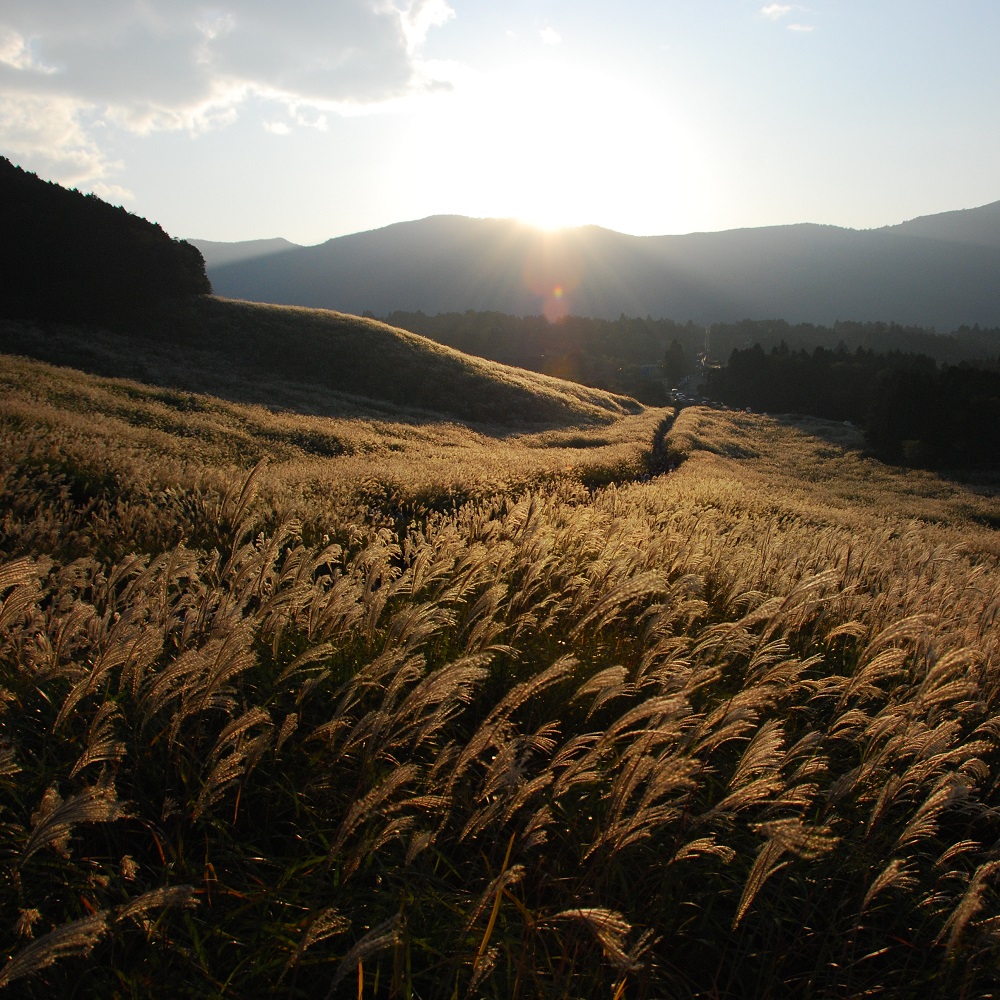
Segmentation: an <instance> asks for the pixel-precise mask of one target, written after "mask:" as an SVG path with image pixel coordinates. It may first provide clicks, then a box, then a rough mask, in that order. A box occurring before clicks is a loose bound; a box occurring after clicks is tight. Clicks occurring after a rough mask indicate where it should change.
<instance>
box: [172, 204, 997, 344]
mask: <svg viewBox="0 0 1000 1000" xmlns="http://www.w3.org/2000/svg"><path fill="white" fill-rule="evenodd" d="M189 242H191V243H193V244H194V245H195V246H197V247H198V248H199V249H200V250H201V252H202V254H203V255H204V257H205V261H206V264H207V268H208V274H209V277H210V279H211V281H212V285H213V288H214V289H215V292H216V293H217V294H219V295H225V296H231V297H234V298H243V299H251V300H256V301H264V302H273V303H282V304H290V305H304V306H313V307H322V308H330V309H337V310H340V311H343V312H349V313H363V312H368V313H372V314H375V315H379V316H385V315H388V314H389V313H391V312H393V311H394V310H410V311H423V312H426V313H428V314H436V313H442V312H454V311H458V312H462V311H465V310H476V311H497V312H503V313H509V314H512V315H521V316H526V315H538V314H545V315H547V316H549V317H550V318H557V317H558V316H561V315H564V314H567V313H569V314H572V315H577V316H591V317H595V318H605V319H612V318H617V317H618V316H620V315H622V314H625V315H629V316H647V315H648V316H653V317H655V318H670V319H674V320H678V321H681V322H683V321H686V320H689V319H690V320H694V321H695V322H696V323H703V324H705V323H716V322H731V321H736V320H740V319H744V318H753V319H764V318H775V319H777V318H780V319H786V320H788V321H789V322H794V323H802V322H806V323H821V324H832V323H834V322H835V321H837V320H858V321H874V320H884V321H894V322H897V323H901V324H904V325H913V326H923V327H933V328H936V329H937V330H938V331H940V332H945V331H949V330H953V329H956V328H958V327H959V326H962V325H969V326H972V325H975V324H979V325H981V326H988V327H996V326H1000V201H998V202H994V203H993V204H990V205H985V206H983V207H981V208H974V209H966V210H961V211H955V212H945V213H942V214H939V215H930V216H924V217H921V218H917V219H912V220H910V221H909V222H904V223H902V224H900V225H895V226H887V227H884V228H881V229H870V230H854V229H844V228H840V227H837V226H826V225H815V224H808V223H806V224H800V225H788V226H769V227H763V228H755V229H736V230H729V231H725V232H717V233H691V234H688V235H683V236H646V237H639V236H628V235H624V234H622V233H616V232H613V231H611V230H607V229H602V228H599V227H597V226H584V227H580V228H575V229H566V230H561V231H558V232H545V231H541V230H537V229H533V228H531V227H529V226H527V225H524V224H522V223H518V222H515V221H512V220H502V219H471V218H466V217H463V216H432V217H430V218H427V219H422V220H419V221H414V222H402V223H397V224H395V225H391V226H386V227H384V228H382V229H376V230H372V231H369V232H364V233H356V234H353V235H350V236H341V237H337V238H335V239H331V240H328V241H326V242H325V243H321V244H319V245H317V246H308V247H303V246H297V245H295V244H293V243H289V242H288V241H287V240H282V239H272V240H254V241H249V242H244V243H215V242H210V241H206V240H199V239H192V240H190V241H189Z"/></svg>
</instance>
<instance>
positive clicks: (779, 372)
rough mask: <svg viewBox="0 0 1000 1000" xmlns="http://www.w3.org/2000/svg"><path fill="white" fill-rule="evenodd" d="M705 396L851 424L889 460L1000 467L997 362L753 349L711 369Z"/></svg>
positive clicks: (784, 347) (999, 372) (863, 352)
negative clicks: (949, 361)
mask: <svg viewBox="0 0 1000 1000" xmlns="http://www.w3.org/2000/svg"><path fill="white" fill-rule="evenodd" d="M703 391H704V392H705V393H707V394H709V395H710V396H711V397H712V398H713V399H718V400H720V401H722V402H724V403H726V404H728V405H731V406H736V407H739V408H741V409H742V408H748V407H749V408H752V409H755V410H760V411H764V412H772V413H804V414H809V415H811V416H816V417H823V418H826V419H829V420H849V421H851V422H852V423H856V424H858V425H859V426H860V427H863V428H864V431H865V435H866V438H867V440H868V442H869V444H870V446H871V448H872V450H873V451H874V452H875V454H877V455H878V456H879V457H881V458H884V459H886V460H888V461H893V462H902V463H905V464H908V465H915V466H923V467H931V468H940V467H977V466H979V467H982V466H995V465H996V464H997V463H998V462H1000V370H998V364H997V361H996V360H995V359H994V360H993V361H992V362H987V363H983V364H979V365H973V364H971V363H969V362H967V361H966V362H962V363H961V364H958V365H950V364H939V363H938V362H937V361H935V360H934V358H931V357H929V356H927V355H924V354H913V353H903V352H899V351H889V352H886V353H880V352H876V351H870V350H865V349H864V348H861V347H859V348H857V349H856V350H855V351H853V352H851V351H848V350H847V348H846V347H845V346H843V345H841V347H839V348H838V349H836V350H833V351H830V350H827V349H825V348H822V347H817V348H815V349H814V350H813V351H806V350H797V351H793V350H791V349H790V348H789V347H788V346H787V345H786V344H780V345H778V346H777V347H774V348H772V349H771V350H770V351H765V350H764V348H763V347H762V346H761V345H760V344H755V345H753V346H752V347H750V348H746V349H744V350H735V351H733V352H732V354H731V355H730V357H729V363H728V364H727V365H726V366H725V367H723V368H718V369H712V370H709V371H707V372H706V373H705V377H704V380H703Z"/></svg>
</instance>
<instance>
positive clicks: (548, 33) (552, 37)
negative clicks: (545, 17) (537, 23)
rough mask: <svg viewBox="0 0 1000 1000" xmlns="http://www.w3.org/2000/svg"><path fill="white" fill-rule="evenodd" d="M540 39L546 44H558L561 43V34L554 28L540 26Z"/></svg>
mask: <svg viewBox="0 0 1000 1000" xmlns="http://www.w3.org/2000/svg"><path fill="white" fill-rule="evenodd" d="M541 36H542V41H543V42H544V43H545V44H546V45H559V44H561V43H562V35H560V34H559V32H558V31H556V29H555V28H542V30H541Z"/></svg>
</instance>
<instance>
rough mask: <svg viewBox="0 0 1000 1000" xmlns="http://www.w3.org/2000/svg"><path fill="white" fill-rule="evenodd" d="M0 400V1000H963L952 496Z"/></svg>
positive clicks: (120, 395)
mask: <svg viewBox="0 0 1000 1000" xmlns="http://www.w3.org/2000/svg"><path fill="white" fill-rule="evenodd" d="M0 384H2V387H3V392H2V395H0V451H2V457H0V517H2V521H0V734H2V735H0V851H2V855H3V866H2V869H0V901H2V906H0V914H2V917H0V942H2V946H0V951H2V959H3V962H2V964H0V988H6V989H7V991H8V992H9V994H10V995H18V996H29V997H34V996H39V997H40V996H45V997H51V996H60V997H73V996H77V997H91V996H105V997H116V996H117V997H132V996H164V997H167V996H170V997H175V996H190V997H252V996H261V995H274V996H283V997H302V998H306V997H308V998H314V997H350V998H365V997H386V998H388V997H393V998H395V997H399V998H412V1000H432V998H435V1000H436V998H442V1000H448V998H464V997H477V998H478V997H488V998H511V997H525V998H527V997H532V998H535V997H541V998H557V997H560V998H561V997H570V998H577V997H603V998H608V1000H623V998H629V1000H639V998H666V997H670V998H694V997H698V998H715V1000H721V998H740V997H817V998H821V997H823V998H832V997H860V996H870V997H879V996H881V997H914V998H916V997H949V998H969V1000H972V998H985V997H990V996H994V995H996V993H997V990H998V980H1000V974H998V972H997V970H998V968H1000V939H998V934H1000V898H998V893H997V889H998V884H1000V883H998V880H1000V852H998V846H997V845H998V842H1000V794H998V779H1000V753H998V747H1000V648H998V644H1000V630H998V622H997V618H998V614H1000V575H998V572H997V570H998V565H997V563H998V557H1000V544H998V541H997V533H996V530H995V528H996V525H997V524H998V523H1000V501H998V500H997V498H996V495H995V490H994V489H993V484H989V483H980V484H978V485H975V486H974V485H968V484H967V485H962V484H958V483H955V482H950V481H946V480H943V479H939V478H936V477H934V476H931V475H930V474H927V473H915V472H903V471H899V470H894V469H891V468H888V467H886V466H883V465H880V464H879V463H877V462H874V461H872V460H870V459H868V458H866V457H865V456H864V453H863V448H862V442H860V441H859V440H857V439H856V437H855V434H854V432H853V431H852V430H851V429H849V428H844V427H842V426H840V425H830V424H824V423H823V422H820V421H810V420H794V419H791V418H771V417H765V416H761V415H753V414H737V413H727V412H720V411H712V410H707V409H703V408H698V407H693V408H689V409H687V410H684V411H683V412H682V413H681V414H680V415H679V416H678V417H677V419H676V421H674V422H673V423H672V425H671V419H672V414H671V413H669V412H667V411H662V410H642V411H639V410H636V411H635V412H628V408H627V407H622V408H621V411H620V412H616V413H613V414H610V415H605V416H603V417H602V418H601V419H600V420H588V419H582V418H581V419H580V420H579V421H578V422H577V424H576V425H573V424H572V423H567V422H565V421H562V422H560V423H559V424H558V425H557V426H554V429H548V430H546V429H545V428H544V427H541V426H536V427H525V428H522V429H516V430H512V429H511V428H505V429H502V430H496V431H493V430H491V429H490V427H489V425H488V422H486V423H480V424H476V425H474V426H472V425H469V424H467V423H462V422H458V421H457V420H455V421H452V422H449V421H447V420H435V419H431V418H430V417H427V416H426V415H425V416H423V417H421V418H420V419H415V418H414V417H413V415H412V414H409V413H407V412H404V411H402V410H400V411H398V412H397V411H396V410H392V409H391V407H390V405H389V404H385V406H383V408H382V409H381V410H380V411H376V410H374V409H372V408H371V407H369V408H367V409H365V407H364V406H363V405H362V404H361V403H360V402H357V401H355V402H350V401H348V402H345V403H344V404H343V405H344V407H347V406H348V403H350V406H354V407H355V411H349V410H347V409H344V410H343V411H342V415H340V416H319V415H313V416H304V415H297V414H293V413H289V412H284V411H279V410H277V409H268V408H266V407H264V406H261V405H248V404H246V403H237V402H231V401H225V400H222V399H219V398H216V397H212V396H207V395H202V394H199V393H197V392H194V391H188V390H183V391H181V390H165V389H153V388H150V387H148V386H142V385H140V384H139V383H135V382H127V381H124V380H119V379H111V378H97V377H95V376H85V375H82V374H80V373H78V372H74V371H71V370H69V369H58V368H53V367H50V366H48V365H44V364H41V363H39V362H32V361H27V360H23V359H15V358H3V359H0ZM518 391H519V390H518ZM560 405H562V404H560ZM587 405H591V404H590V403H588V404H587ZM667 427H669V431H668V432H667V435H666V440H665V442H663V449H662V450H663V451H664V453H665V454H666V455H668V456H669V462H657V461H652V462H651V460H650V458H649V455H650V451H651V448H652V446H653V442H654V439H657V438H658V435H659V436H662V433H663V431H664V430H665V429H666V428H667ZM668 466H669V467H671V468H672V471H670V472H669V473H667V474H658V473H659V472H660V471H661V469H663V468H667V467H668Z"/></svg>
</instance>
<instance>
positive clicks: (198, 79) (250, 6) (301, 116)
mask: <svg viewBox="0 0 1000 1000" xmlns="http://www.w3.org/2000/svg"><path fill="white" fill-rule="evenodd" d="M452 17H454V11H453V10H452V8H451V7H450V6H449V4H448V2H447V0H395V2H393V0H334V2H325V3H314V2H309V0H287V2H285V3H283V4H276V3H274V2H273V0H239V2H237V0H221V2H218V0H217V2H215V3H214V4H212V5H211V6H208V5H206V4H205V3H204V2H203V0H145V2H143V3H135V2H134V0H94V2H91V3H87V4H82V3H80V2H79V0H46V2H45V3H39V2H38V0H5V3H4V5H3V8H2V10H0V111H2V114H0V145H2V146H3V147H5V148H6V149H7V150H9V151H11V152H15V153H25V152H27V151H30V152H31V153H32V154H33V155H35V156H36V159H35V160H34V162H38V160H37V156H38V155H41V151H42V150H43V149H44V148H45V147H44V144H43V141H42V140H41V139H40V138H38V135H40V134H41V133H43V132H44V133H47V134H48V137H49V140H48V141H51V142H52V145H51V146H49V147H48V148H49V152H50V159H53V160H62V161H65V162H66V163H75V162H78V163H79V164H80V170H81V171H84V172H86V171H88V170H89V171H95V173H94V176H95V177H98V178H100V177H103V176H105V173H106V171H108V170H110V169H111V165H110V164H109V163H108V162H107V161H104V160H103V159H102V158H101V155H100V152H99V147H98V143H97V142H96V140H95V135H96V134H98V133H96V132H95V128H94V126H95V124H96V123H98V122H101V123H104V124H111V125H114V126H117V127H119V128H122V129H126V130H129V131H131V132H135V133H139V134H148V133H151V132H155V131H164V130H181V129H187V130H191V131H204V130H207V129H212V128H218V127H221V126H224V125H225V124H227V123H228V122H231V121H233V120H234V118H235V117H237V116H238V115H239V113H240V112H241V110H242V109H244V107H245V106H246V104H247V102H248V101H249V99H250V98H261V99H263V101H264V104H265V105H266V104H267V103H268V102H270V103H271V104H272V105H276V106H278V107H280V108H283V109H284V110H285V111H286V112H288V113H289V114H290V115H291V120H292V121H293V122H295V123H297V124H302V125H305V126H309V127H323V125H322V124H320V121H321V120H322V121H324V122H325V119H322V115H323V114H325V113H331V112H336V111H338V110H340V109H346V108H350V109H351V110H353V111H354V112H355V113H356V112H357V111H358V109H362V108H365V107H373V106H377V105H379V104H380V103H382V102H385V101H389V100H393V99H396V98H399V97H400V96H403V95H406V94H412V93H415V92H420V91H422V90H426V89H429V88H432V87H433V86H434V84H435V81H434V80H433V79H431V78H430V74H429V71H428V68H427V65H426V64H424V63H422V62H421V60H420V49H421V47H422V45H423V44H424V42H425V40H426V38H427V35H428V33H429V32H430V31H431V30H432V29H433V28H435V27H439V26H441V25H443V24H445V23H446V22H447V21H448V20H449V19H451V18H452ZM28 106H34V107H36V108H42V107H44V108H46V109H50V110H48V111H46V112H45V114H46V115H47V116H49V115H51V125H52V127H51V128H50V127H49V124H50V123H39V124H37V125H36V126H31V125H30V123H26V121H25V120H24V116H23V114H22V111H23V109H24V108H26V107H28ZM269 117H271V118H272V119H273V115H272V116H269ZM33 127H34V132H35V133H38V135H35V137H34V138H33V137H32V135H33V134H34V133H32V128H33ZM84 162H86V163H88V164H89V165H88V166H87V167H86V169H85V168H84V167H83V164H84ZM57 176H58V177H59V178H60V179H63V178H65V177H66V170H62V171H60V172H59V173H58V175H57Z"/></svg>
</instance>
